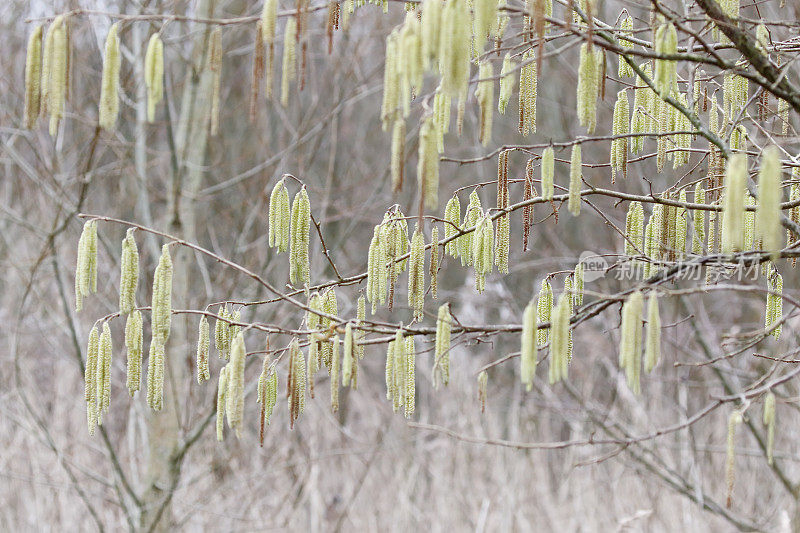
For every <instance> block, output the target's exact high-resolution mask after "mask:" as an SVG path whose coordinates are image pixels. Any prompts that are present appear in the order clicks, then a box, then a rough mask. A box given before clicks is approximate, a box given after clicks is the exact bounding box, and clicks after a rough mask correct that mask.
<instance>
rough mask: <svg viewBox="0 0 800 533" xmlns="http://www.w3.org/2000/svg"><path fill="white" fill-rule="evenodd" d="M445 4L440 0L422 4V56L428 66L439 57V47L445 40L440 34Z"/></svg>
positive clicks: (431, 0) (430, 0) (426, 1)
mask: <svg viewBox="0 0 800 533" xmlns="http://www.w3.org/2000/svg"><path fill="white" fill-rule="evenodd" d="M443 8H444V4H443V3H442V2H441V1H439V0H424V1H423V2H422V30H421V33H422V56H423V59H424V62H425V66H426V68H427V66H428V65H429V64H430V63H431V62H432V61H434V60H435V59H436V58H438V56H439V47H440V46H441V44H440V43H441V41H442V40H444V38H443V37H442V34H441V33H440V30H441V27H440V24H441V22H442V10H443Z"/></svg>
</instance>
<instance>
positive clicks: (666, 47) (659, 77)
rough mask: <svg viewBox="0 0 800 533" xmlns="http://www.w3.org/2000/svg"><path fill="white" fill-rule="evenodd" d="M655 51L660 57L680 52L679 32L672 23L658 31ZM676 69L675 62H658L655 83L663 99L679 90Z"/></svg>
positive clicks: (660, 60) (662, 26)
mask: <svg viewBox="0 0 800 533" xmlns="http://www.w3.org/2000/svg"><path fill="white" fill-rule="evenodd" d="M655 51H656V53H657V54H659V55H669V54H674V53H676V52H677V51H678V32H677V31H676V30H675V26H674V25H673V24H672V23H667V24H662V25H661V26H659V27H658V29H657V30H656V36H655ZM675 67H676V62H675V61H674V60H670V59H658V60H656V65H655V73H654V78H655V80H654V81H655V85H656V88H657V89H658V92H659V94H660V95H661V96H662V97H666V96H669V94H670V92H671V91H672V90H674V89H676V88H677V77H676V74H675Z"/></svg>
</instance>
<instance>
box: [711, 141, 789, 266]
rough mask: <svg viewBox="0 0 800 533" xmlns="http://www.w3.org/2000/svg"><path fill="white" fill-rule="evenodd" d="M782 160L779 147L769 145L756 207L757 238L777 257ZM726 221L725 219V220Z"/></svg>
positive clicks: (764, 156)
mask: <svg viewBox="0 0 800 533" xmlns="http://www.w3.org/2000/svg"><path fill="white" fill-rule="evenodd" d="M782 196H783V194H782V190H781V160H780V154H779V153H778V149H777V148H776V147H775V146H768V147H766V148H765V149H764V152H763V153H762V156H761V166H760V168H759V169H758V207H757V208H756V233H755V236H756V238H760V239H761V242H762V246H763V249H764V250H766V251H768V252H771V253H772V259H773V260H774V259H777V258H778V256H779V254H780V249H781V229H780V216H781V199H782ZM723 222H724V220H723Z"/></svg>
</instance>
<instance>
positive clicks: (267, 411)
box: [259, 361, 278, 425]
mask: <svg viewBox="0 0 800 533" xmlns="http://www.w3.org/2000/svg"><path fill="white" fill-rule="evenodd" d="M261 383H263V385H261V387H260V390H261V394H260V399H259V403H261V404H262V405H263V413H264V416H263V419H262V420H263V422H262V423H263V424H266V425H270V422H271V420H272V412H273V411H274V409H275V405H276V404H277V403H278V372H277V370H276V369H275V367H274V366H270V367H267V364H266V361H265V362H264V369H263V370H262V372H261V376H260V377H259V384H261Z"/></svg>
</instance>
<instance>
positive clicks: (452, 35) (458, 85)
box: [439, 2, 472, 102]
mask: <svg viewBox="0 0 800 533" xmlns="http://www.w3.org/2000/svg"><path fill="white" fill-rule="evenodd" d="M439 31H440V35H441V38H440V43H439V71H440V73H441V75H442V89H443V90H444V91H445V92H447V93H448V94H449V95H450V96H451V97H454V98H460V99H461V101H462V102H463V100H464V97H465V96H466V94H467V84H468V82H469V67H470V48H471V45H472V42H471V41H472V39H471V37H472V31H471V24H470V12H469V6H468V5H467V3H466V2H446V3H445V6H444V10H443V11H442V22H441V26H440V28H439Z"/></svg>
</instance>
